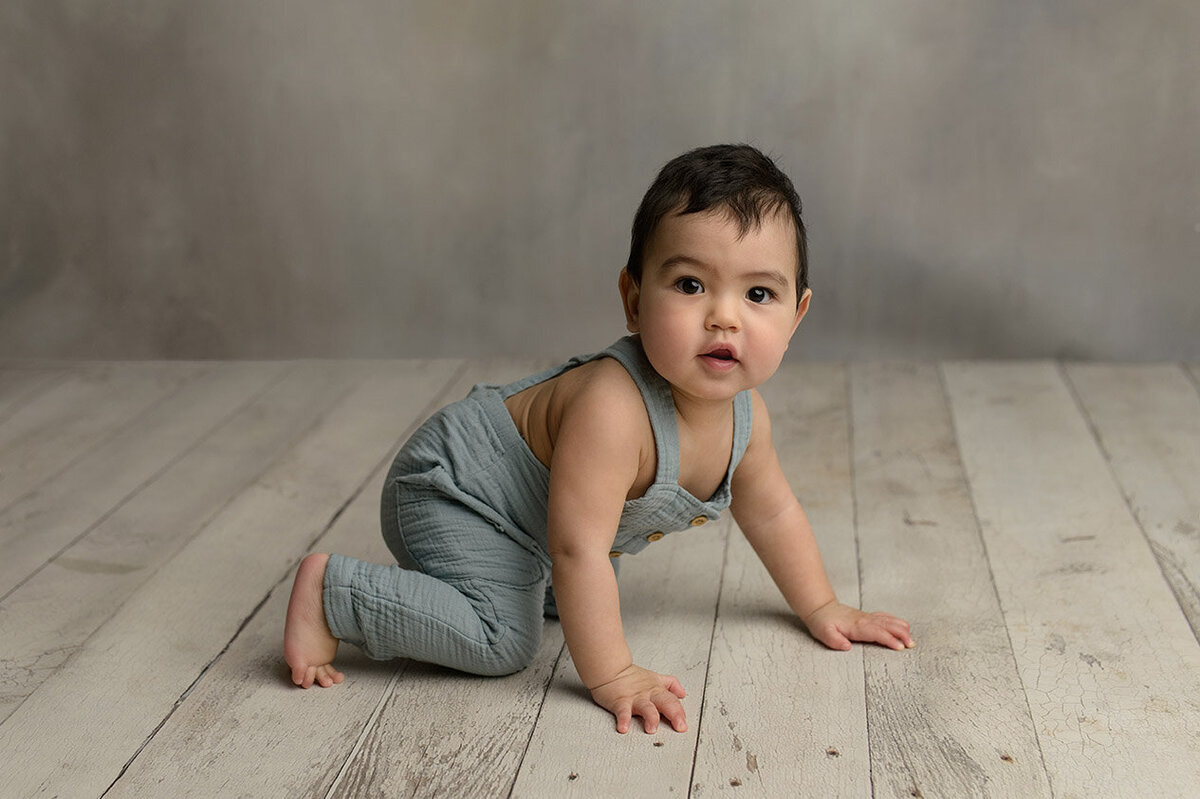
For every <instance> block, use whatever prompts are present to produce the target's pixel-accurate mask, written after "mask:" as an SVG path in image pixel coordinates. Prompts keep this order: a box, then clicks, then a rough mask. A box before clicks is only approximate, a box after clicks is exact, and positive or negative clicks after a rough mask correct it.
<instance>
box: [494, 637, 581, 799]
mask: <svg viewBox="0 0 1200 799" xmlns="http://www.w3.org/2000/svg"><path fill="white" fill-rule="evenodd" d="M566 651H567V643H566V641H565V640H564V641H563V644H562V646H560V647H559V648H558V657H556V658H554V665H553V666H551V667H550V675H549V676H548V677H547V678H546V685H545V688H543V689H542V701H541V703H540V704H538V712H537V715H536V716H534V717H533V724H530V725H529V735H528V736H527V737H526V738H525V746H524V747H523V748H522V749H521V759H520V760H518V761H517V767H516V768H515V769H513V775H512V780H511V781H510V782H509V783H508V791H507V792H506V793H505V794H504V795H505V796H507V797H511V796H512V795H513V791H515V790H516V789H517V779H518V778H519V777H520V776H521V769H522V768H523V767H524V766H525V758H526V757H527V756H528V755H529V745H530V744H532V743H533V735H534V733H535V732H537V728H538V722H540V721H541V720H542V710H543V709H544V708H545V707H546V697H548V696H549V695H550V689H551V688H552V687H553V686H554V675H555V674H557V673H558V668H559V666H560V665H562V660H563V654H564V653H565V652H566Z"/></svg>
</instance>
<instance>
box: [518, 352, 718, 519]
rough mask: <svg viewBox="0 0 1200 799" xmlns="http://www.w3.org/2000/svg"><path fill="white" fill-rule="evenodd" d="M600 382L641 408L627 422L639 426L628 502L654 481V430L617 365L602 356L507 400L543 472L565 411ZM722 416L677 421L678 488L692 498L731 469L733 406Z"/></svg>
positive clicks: (713, 487) (708, 491) (637, 395)
mask: <svg viewBox="0 0 1200 799" xmlns="http://www.w3.org/2000/svg"><path fill="white" fill-rule="evenodd" d="M600 384H604V388H605V389H606V390H611V389H617V390H620V391H622V392H624V393H625V394H627V395H629V397H630V398H631V399H632V398H636V400H637V402H636V403H633V402H632V401H631V402H630V407H638V408H640V412H638V413H637V414H636V416H634V415H631V417H630V419H629V423H630V424H633V425H636V426H637V427H638V428H639V434H638V440H639V441H640V445H639V454H638V473H637V479H636V480H635V481H634V483H633V485H632V486H630V489H629V493H628V494H627V496H626V500H631V499H636V498H638V497H640V496H642V495H644V494H645V493H646V491H647V490H648V489H649V488H650V486H651V485H653V483H654V477H655V471H656V468H657V463H658V461H657V454H656V450H655V443H654V430H653V428H652V427H651V426H650V416H649V414H648V412H647V411H646V409H645V404H644V402H643V401H642V399H641V394H640V392H639V391H638V388H637V385H636V384H635V383H634V382H633V379H632V378H631V377H630V376H629V373H628V372H627V371H625V368H624V367H623V366H621V365H620V364H619V363H618V362H617V361H615V360H613V359H612V358H601V359H598V360H595V361H591V362H589V363H585V364H582V365H581V366H578V367H576V368H574V369H571V370H569V371H566V372H564V373H562V374H560V375H558V376H556V377H552V378H550V379H549V380H546V381H543V382H541V383H538V384H536V385H533V386H530V387H529V388H527V389H525V390H523V391H520V392H518V393H516V394H514V395H512V396H511V397H508V398H507V399H506V400H505V401H504V404H505V407H507V408H508V412H509V414H510V415H511V416H512V419H513V424H515V425H516V427H517V430H518V432H520V434H521V437H522V438H523V439H525V442H526V443H527V444H528V445H529V448H530V450H532V451H533V454H534V455H535V456H536V457H537V459H538V460H539V461H541V462H542V464H543V465H545V466H546V467H547V468H549V466H550V464H551V463H552V462H553V458H554V447H555V443H556V442H557V440H558V430H559V427H560V426H561V423H562V419H563V414H564V410H565V409H566V408H568V407H570V405H571V403H572V402H573V401H574V400H576V399H577V398H578V397H579V396H581V394H582V392H585V391H589V390H595V389H596V388H597V387H598V385H600ZM727 411H728V412H727V413H725V414H723V415H721V416H720V417H719V418H720V419H721V420H722V421H719V422H718V423H716V424H704V425H699V426H692V425H688V424H687V423H686V420H683V419H679V418H678V415H677V418H676V424H677V428H678V431H679V449H680V469H679V484H680V486H682V487H683V488H684V489H685V490H687V491H688V492H689V493H691V494H692V495H693V496H695V497H697V498H699V499H707V498H708V497H710V496H712V494H713V493H714V492H715V491H716V490H717V488H718V487H719V486H720V485H721V483H722V481H723V480H724V478H725V473H726V472H727V471H728V469H729V461H730V458H731V457H732V453H733V404H732V403H729V406H728V409H727Z"/></svg>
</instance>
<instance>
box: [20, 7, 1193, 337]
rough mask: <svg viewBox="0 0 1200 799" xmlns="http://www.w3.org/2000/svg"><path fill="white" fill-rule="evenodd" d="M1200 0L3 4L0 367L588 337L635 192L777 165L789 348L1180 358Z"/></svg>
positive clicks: (1188, 289)
mask: <svg viewBox="0 0 1200 799" xmlns="http://www.w3.org/2000/svg"><path fill="white" fill-rule="evenodd" d="M1198 42H1200V4H1197V3H1194V2H1192V1H1191V0H1174V1H1173V2H1172V1H1169V0H1139V2H1136V3H1131V2H1128V1H1127V0H1096V1H1095V2H1069V1H1068V0H1062V1H1061V2H1050V1H1049V0H1046V1H1045V2H1039V1H1038V0H961V1H960V2H949V1H948V0H879V1H878V2H856V3H846V2H842V0H825V1H822V0H787V1H786V2H753V1H752V0H737V1H732V0H731V1H729V2H682V1H680V0H675V1H673V2H658V1H657V0H656V2H595V1H591V2H551V1H550V0H520V1H519V2H516V1H514V0H497V1H496V2H481V1H480V0H472V1H470V2H465V1H464V2H459V1H458V0H428V1H426V2H412V1H409V2H404V1H403V0H378V1H377V2H372V1H371V0H350V1H347V2H338V3H332V2H327V0H253V1H248V0H109V2H92V1H86V0H6V2H4V3H3V4H0V187H2V188H0V357H8V358H12V357H104V358H113V357H134V358H140V357H223V358H224V357H235V358H236V357H293V356H388V357H399V356H417V355H420V356H426V355H429V356H432V355H462V354H486V353H533V354H543V355H548V356H559V355H566V354H571V353H574V352H577V351H588V350H594V349H598V348H601V347H603V346H605V345H606V344H607V343H609V341H610V340H611V339H613V338H615V337H616V336H618V335H620V334H621V333H622V332H623V321H622V316H621V311H620V308H619V305H618V301H617V295H616V277H617V271H618V269H619V268H620V266H621V265H622V264H623V262H624V259H625V254H626V249H627V247H628V227H629V223H630V220H631V218H632V215H633V211H634V209H635V207H636V204H637V202H638V200H639V198H640V197H641V194H642V192H643V191H644V190H645V188H646V185H647V184H648V183H649V181H650V179H651V178H652V176H653V174H654V172H655V171H656V170H657V169H658V168H659V167H660V166H661V165H662V164H663V163H664V162H665V161H666V160H667V159H669V158H670V157H672V156H674V155H676V154H678V153H679V152H681V151H683V150H685V149H688V148H691V147H694V146H697V145H701V144H709V143H714V142H719V141H749V142H752V143H755V144H757V145H759V146H760V147H762V148H763V149H764V150H766V151H768V152H770V153H771V154H773V155H774V156H775V157H776V158H777V159H778V160H779V162H780V163H781V165H782V166H783V167H784V169H785V170H786V171H788V172H789V174H791V175H792V177H793V179H794V180H795V182H796V184H797V187H798V188H799V190H800V193H801V196H802V197H803V198H804V202H805V206H806V217H807V221H808V224H809V227H810V230H811V237H812V243H811V248H812V261H813V263H812V283H813V288H814V291H815V296H814V303H813V311H812V313H811V314H810V315H809V318H808V320H807V321H806V322H805V324H804V325H803V326H802V327H801V332H800V335H799V339H798V341H797V342H796V344H795V345H794V346H793V349H792V352H793V356H796V355H797V354H798V356H799V357H809V358H879V357H883V358H892V357H918V358H932V357H947V356H950V357H976V356H990V357H1013V356H1021V357H1043V356H1062V357H1071V358H1108V359H1192V360H1200V301H1198V299H1197V297H1198V296H1200V268H1198V267H1200V172H1198V164H1200V150H1198V142H1200V45H1198V44H1197V43H1198Z"/></svg>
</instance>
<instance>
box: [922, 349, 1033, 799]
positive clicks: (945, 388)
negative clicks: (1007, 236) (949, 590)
mask: <svg viewBox="0 0 1200 799" xmlns="http://www.w3.org/2000/svg"><path fill="white" fill-rule="evenodd" d="M938 382H939V383H940V384H941V389H942V401H943V402H945V403H946V409H947V410H948V411H949V415H950V434H951V435H952V436H953V437H954V452H955V455H956V456H957V457H958V468H959V472H960V473H961V474H962V476H963V483H964V484H965V485H966V488H967V501H968V502H970V503H971V516H972V517H973V518H974V519H975V535H976V536H977V537H978V538H979V546H980V548H981V549H982V550H983V562H984V563H985V564H987V570H988V577H989V579H990V580H991V584H992V593H993V594H994V595H995V597H996V607H997V608H999V609H1000V621H1001V623H1002V624H1003V625H1004V639H1005V640H1006V641H1007V642H1008V655H1009V657H1010V658H1011V660H1012V668H1013V672H1014V673H1015V674H1016V675H1017V684H1018V685H1020V686H1021V693H1022V694H1023V695H1024V697H1025V712H1026V713H1027V714H1028V717H1029V725H1030V727H1031V728H1032V729H1033V740H1034V741H1035V742H1036V743H1037V749H1038V760H1039V761H1040V762H1041V764H1042V772H1043V773H1044V774H1045V775H1046V784H1047V785H1048V786H1049V787H1050V795H1051V796H1053V795H1054V780H1053V778H1052V776H1051V774H1050V770H1049V768H1048V767H1047V766H1046V753H1045V752H1044V751H1043V748H1042V736H1041V733H1040V732H1039V731H1038V726H1037V722H1036V721H1034V719H1033V706H1032V705H1031V704H1029V688H1028V686H1026V685H1025V680H1024V679H1023V678H1022V677H1021V666H1020V664H1019V663H1017V653H1016V650H1015V649H1014V648H1013V640H1012V632H1011V631H1010V630H1009V626H1008V613H1007V612H1006V611H1005V609H1004V601H1003V600H1002V599H1001V597H1000V586H999V585H997V583H996V573H995V571H993V569H992V556H991V554H990V553H989V552H988V546H987V538H986V537H985V536H984V534H983V525H982V524H981V523H980V521H979V508H978V507H977V506H976V504H975V492H974V490H973V489H972V487H971V477H970V475H968V474H967V467H966V464H965V463H963V458H962V442H961V440H960V438H959V435H958V417H957V415H956V414H955V412H954V403H953V402H951V401H950V387H949V385H948V384H947V383H946V372H945V368H944V366H943V364H941V363H939V364H938Z"/></svg>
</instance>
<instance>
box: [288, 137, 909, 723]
mask: <svg viewBox="0 0 1200 799" xmlns="http://www.w3.org/2000/svg"><path fill="white" fill-rule="evenodd" d="M619 288H620V294H621V299H622V302H623V304H624V308H625V321H626V326H627V327H628V330H629V332H630V333H631V334H632V335H630V336H628V337H626V338H623V339H621V340H620V341H618V342H617V343H616V344H614V345H613V346H612V347H610V348H608V349H607V350H605V351H603V352H601V353H597V354H595V355H591V356H584V357H579V358H575V359H573V360H571V361H569V362H568V363H566V364H563V365H561V366H559V367H556V368H554V369H551V370H548V371H546V372H543V373H541V374H538V375H534V376H532V377H529V378H526V379H524V380H520V381H518V382H516V383H511V384H508V385H504V386H493V385H480V386H476V387H475V388H474V389H473V390H472V391H471V393H470V395H469V396H468V397H466V398H465V399H463V400H460V401H459V402H456V403H454V404H452V405H450V406H448V407H446V408H444V409H442V410H441V411H439V412H438V413H437V414H435V415H434V416H433V417H432V418H431V419H430V420H429V421H428V422H426V423H425V424H424V425H423V426H422V427H421V428H420V429H419V430H418V431H417V432H416V433H414V434H413V435H412V437H411V438H410V439H409V440H408V442H407V443H406V444H405V445H404V447H403V448H402V449H401V450H400V452H399V454H398V455H397V456H396V458H395V461H394V463H393V464H392V468H391V471H390V473H389V474H388V477H387V480H386V482H385V484H384V490H383V503H382V522H383V536H384V539H385V540H386V542H387V544H388V546H389V548H390V549H391V550H392V552H393V553H394V554H395V556H396V559H397V561H398V563H399V565H398V566H397V565H393V566H379V565H375V564H371V563H365V562H363V561H359V560H355V559H352V558H346V557H342V556H340V555H332V556H330V555H325V554H313V555H309V556H308V557H307V558H305V559H304V561H303V562H302V563H301V565H300V569H299V571H298V573H297V575H296V580H295V584H294V586H293V588H292V596H291V602H290V604H289V606H288V611H287V624H286V629H285V633H284V654H285V657H286V659H287V662H288V664H289V666H290V667H291V672H292V680H293V681H294V682H295V683H296V684H297V685H301V686H303V687H305V688H307V687H309V686H311V685H313V684H314V683H316V684H318V685H321V686H324V687H329V686H331V685H333V684H335V683H340V682H341V681H342V679H343V675H342V674H341V672H339V671H338V670H337V669H335V668H334V666H333V659H334V656H335V654H336V652H337V647H338V643H339V641H349V642H351V643H353V644H355V645H356V646H359V647H361V648H362V649H363V650H364V651H365V652H366V653H367V654H368V655H370V656H371V657H374V658H379V659H388V658H395V657H409V658H416V659H418V660H423V661H428V662H432V663H438V664H442V665H445V666H449V667H451V668H454V669H458V670H461V671H465V672H470V673H473V674H482V675H501V674H509V673H512V672H515V671H519V670H520V669H523V668H524V667H525V666H527V665H528V664H529V662H530V661H531V660H532V659H533V657H534V655H535V654H536V652H537V650H538V646H539V643H540V636H541V631H542V624H543V622H542V619H543V616H544V615H545V614H553V613H555V612H557V615H558V617H559V619H560V620H561V623H562V629H563V633H564V636H565V638H566V642H567V646H568V648H569V649H570V652H571V658H572V660H573V661H574V663H575V667H576V669H577V670H578V672H579V676H580V678H581V679H582V680H583V683H584V684H585V685H586V686H587V687H588V689H589V690H590V691H591V695H592V698H593V700H594V701H595V702H596V703H597V704H598V705H600V706H601V707H604V708H605V709H607V710H608V711H609V712H610V713H612V714H613V716H614V717H615V718H616V726H617V730H618V731H619V732H622V733H624V732H627V731H628V730H629V728H630V725H631V723H632V717H633V716H639V717H641V719H642V724H643V728H644V729H645V731H646V732H654V731H655V730H656V729H657V727H658V724H659V721H660V719H661V718H665V719H666V720H667V721H668V723H669V724H670V725H671V726H672V727H673V728H674V729H675V730H680V731H682V730H684V729H686V724H687V722H686V718H685V714H684V709H683V704H682V703H681V702H680V701H679V700H680V699H681V698H682V697H683V696H684V690H683V687H682V686H681V685H680V684H679V681H678V680H677V679H675V678H674V677H671V676H668V675H665V674H659V673H657V672H655V671H651V670H649V669H646V668H643V667H641V666H639V665H636V664H635V662H634V657H633V653H632V652H630V649H629V646H628V645H627V644H626V642H625V636H624V634H623V632H622V628H621V613H620V608H619V601H618V591H617V577H616V569H615V568H614V566H615V565H617V563H618V561H617V559H618V558H620V557H621V556H623V555H626V554H633V553H636V552H637V551H639V550H641V549H642V548H644V547H645V546H647V545H648V544H649V543H651V542H654V541H657V540H659V539H661V538H662V537H663V536H664V535H665V534H668V533H671V532H674V531H679V530H686V529H688V528H690V527H693V526H697V525H700V524H704V523H706V522H707V521H710V520H712V519H715V518H717V517H718V515H719V514H720V513H721V512H722V511H723V510H725V509H726V508H728V510H729V511H730V512H731V513H732V514H733V518H734V520H735V521H736V522H737V524H738V527H740V528H741V531H742V534H743V535H745V536H746V538H747V540H748V541H749V542H750V544H751V545H752V547H753V548H754V551H755V552H756V553H757V555H758V557H759V558H760V559H761V560H762V562H763V564H764V565H765V566H766V569H767V571H768V572H769V573H770V575H771V577H772V579H773V580H774V582H775V584H776V585H777V586H778V587H779V590H780V591H781V592H782V593H783V596H784V598H785V599H786V600H787V603H788V605H789V606H790V607H791V609H792V610H793V611H794V612H795V613H796V615H797V616H798V617H799V618H800V620H801V621H802V622H803V623H804V625H805V626H806V627H807V629H808V630H809V632H810V633H811V634H812V635H813V636H814V637H815V638H816V639H817V640H819V641H821V642H822V643H823V644H825V645H826V646H828V647H830V648H832V649H849V648H850V646H851V641H862V642H874V643H878V644H882V645H884V646H887V647H891V648H892V649H904V648H905V647H911V646H913V640H912V637H911V636H910V634H909V625H908V623H907V622H905V621H903V620H902V619H899V618H896V617H895V616H891V615H889V614H886V613H864V612H863V611H860V610H858V609H856V608H852V607H849V606H847V605H843V604H841V603H839V602H838V601H837V598H836V597H835V595H834V592H833V589H832V588H831V586H830V584H829V580H828V578H827V577H826V575H825V569H824V566H823V565H822V563H821V556H820V554H819V553H818V551H817V546H816V542H815V540H814V538H813V533H812V529H811V527H810V526H809V523H808V520H807V519H806V518H805V515H804V511H803V510H802V508H801V506H800V503H799V501H797V499H796V497H795V495H794V494H793V492H792V490H791V488H790V487H789V485H788V482H787V480H786V478H785V477H784V474H783V471H782V470H781V468H780V465H779V460H778V458H777V456H776V453H775V448H774V445H773V444H772V442H771V422H770V417H769V416H768V414H767V408H766V406H765V405H764V403H763V400H762V397H761V396H760V395H759V393H758V391H757V387H758V386H759V385H761V384H762V383H763V382H765V381H766V380H767V379H768V378H769V377H770V376H771V375H772V374H774V372H775V370H776V369H777V368H778V367H779V364H780V362H781V360H782V358H783V355H784V353H785V352H786V350H787V348H788V343H789V342H790V341H791V338H792V335H793V334H794V333H795V331H796V328H797V326H798V325H799V324H800V321H801V320H802V319H803V318H804V315H805V313H807V311H808V306H809V302H810V300H811V298H812V292H811V291H810V290H809V288H808V258H807V245H806V237H805V231H804V223H803V222H802V221H801V218H800V198H799V197H798V196H797V194H796V191H795V189H794V188H793V186H792V183H791V181H790V180H789V179H788V177H787V176H786V175H785V174H783V172H781V171H780V170H779V169H778V167H777V166H776V165H775V163H774V162H773V161H772V160H771V159H770V158H768V157H766V156H765V155H763V154H762V153H761V152H759V151H758V150H756V149H754V148H753V147H749V146H745V145H719V146H715V147H705V148H701V149H698V150H693V151H691V152H688V153H685V154H684V155H681V156H679V157H678V158H676V159H674V160H672V161H671V162H670V163H668V164H667V165H666V166H665V167H664V168H663V169H662V171H661V172H660V173H659V175H658V177H657V178H656V179H655V181H654V183H653V184H652V185H651V187H650V189H649V190H648V191H647V193H646V196H645V197H644V198H643V200H642V204H641V206H640V207H639V208H638V211H637V215H636V217H635V219H634V223H633V236H632V244H631V247H630V253H629V261H628V263H627V264H626V266H625V268H624V269H623V270H622V271H621V274H620V280H619Z"/></svg>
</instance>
